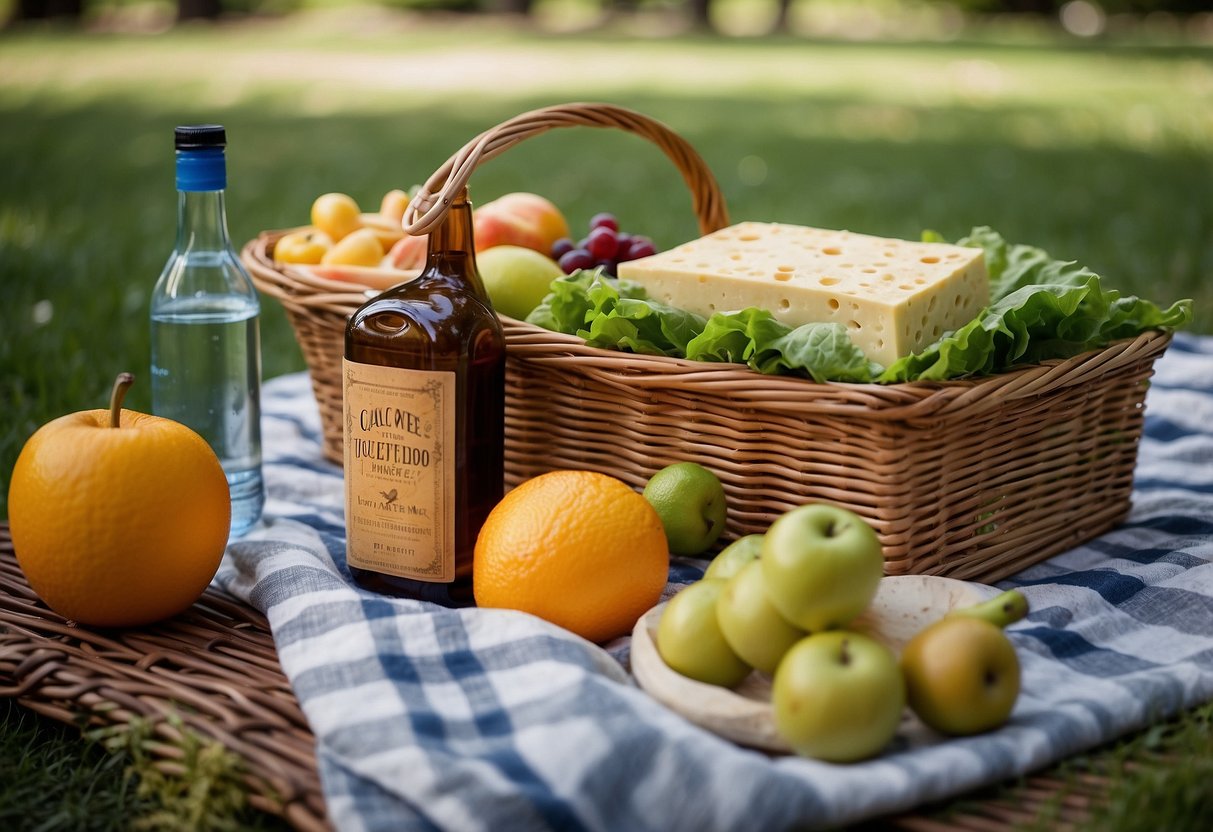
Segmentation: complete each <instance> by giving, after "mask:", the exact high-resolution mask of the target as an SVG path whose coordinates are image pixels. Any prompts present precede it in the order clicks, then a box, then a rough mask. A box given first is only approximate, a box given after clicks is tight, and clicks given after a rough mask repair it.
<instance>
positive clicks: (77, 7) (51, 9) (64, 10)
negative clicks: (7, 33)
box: [10, 0, 84, 22]
mask: <svg viewBox="0 0 1213 832" xmlns="http://www.w3.org/2000/svg"><path fill="white" fill-rule="evenodd" d="M83 11H84V0H17V3H16V5H14V6H13V11H12V15H11V17H10V20H12V21H14V22H16V21H22V20H54V19H63V20H72V21H74V20H79V19H80V14H81V12H83Z"/></svg>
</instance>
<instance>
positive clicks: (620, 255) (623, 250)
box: [615, 232, 634, 260]
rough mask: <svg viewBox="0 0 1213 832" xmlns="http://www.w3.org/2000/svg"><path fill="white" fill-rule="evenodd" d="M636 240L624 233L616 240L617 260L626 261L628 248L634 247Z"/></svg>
mask: <svg viewBox="0 0 1213 832" xmlns="http://www.w3.org/2000/svg"><path fill="white" fill-rule="evenodd" d="M633 239H634V238H633V237H632V235H631V234H628V233H627V232H622V233H620V234H619V236H618V237H617V238H616V239H615V259H616V260H626V259H627V256H628V248H629V247H630V246H631V245H632V240H633Z"/></svg>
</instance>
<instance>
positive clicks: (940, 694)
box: [901, 615, 1019, 735]
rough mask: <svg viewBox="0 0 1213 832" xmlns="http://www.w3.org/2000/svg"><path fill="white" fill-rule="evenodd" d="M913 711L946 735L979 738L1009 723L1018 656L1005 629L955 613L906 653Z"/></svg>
mask: <svg viewBox="0 0 1213 832" xmlns="http://www.w3.org/2000/svg"><path fill="white" fill-rule="evenodd" d="M901 670H902V674H903V675H904V676H905V680H906V693H907V696H908V698H909V703H910V708H912V709H913V711H914V713H916V714H918V717H919V718H920V719H921V720H922V721H923V722H925V723H926V724H927V725H929V726H931V727H932V728H934V729H935V730H936V731H941V732H943V733H945V734H955V735H967V734H979V733H981V732H982V731H989V730H990V729H992V728H997V727H998V726H999V725H1002V724H1003V723H1004V722H1006V721H1007V718H1008V717H1009V716H1010V715H1011V710H1012V709H1013V708H1014V707H1015V699H1016V697H1018V696H1019V658H1018V657H1017V656H1016V655H1015V648H1014V646H1012V644H1011V641H1010V639H1008V638H1007V637H1006V634H1005V633H1003V631H1002V629H1001V628H999V627H998V626H996V625H994V624H991V623H990V622H989V621H986V620H984V619H981V618H974V617H972V616H963V615H950V616H946V617H945V618H943V619H941V620H940V621H936V622H935V623H934V624H932V625H931V626H929V627H927V628H926V629H925V630H923V631H922V632H920V633H918V635H916V636H914V638H912V639H910V642H909V643H908V644H907V645H906V647H905V649H904V650H903V651H902V653H901Z"/></svg>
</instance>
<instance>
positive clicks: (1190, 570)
mask: <svg viewBox="0 0 1213 832" xmlns="http://www.w3.org/2000/svg"><path fill="white" fill-rule="evenodd" d="M1157 370H1158V374H1157V376H1156V377H1155V380H1154V384H1153V386H1152V388H1151V390H1150V392H1149V398H1148V416H1147V420H1146V436H1145V439H1144V441H1143V443H1142V446H1141V451H1140V459H1139V463H1138V468H1137V477H1136V484H1135V492H1134V506H1133V511H1132V514H1131V516H1130V517H1129V519H1128V522H1126V523H1125V524H1124V525H1123V526H1121V527H1120V528H1118V529H1116V530H1114V531H1112V532H1110V533H1108V534H1106V535H1104V536H1103V537H1100V538H1099V539H1097V540H1094V541H1092V542H1091V543H1089V544H1087V545H1085V546H1082V547H1080V548H1078V549H1075V550H1073V551H1070V552H1067V553H1066V554H1063V555H1061V556H1059V557H1056V558H1053V559H1052V560H1050V561H1048V562H1047V563H1044V564H1042V565H1039V566H1036V567H1034V568H1032V569H1029V570H1027V571H1025V572H1023V573H1021V574H1020V575H1018V576H1016V578H1015V579H1014V580H1012V581H1007V582H1006V585H1007V586H1018V587H1021V588H1022V589H1023V591H1024V592H1025V594H1027V596H1028V597H1029V600H1030V602H1031V606H1032V610H1033V612H1032V614H1031V615H1030V617H1029V618H1028V620H1026V621H1022V622H1020V623H1019V624H1017V625H1015V626H1014V627H1012V628H1011V630H1010V635H1011V638H1012V639H1013V641H1014V643H1015V645H1016V647H1017V649H1018V652H1019V655H1020V658H1021V661H1022V664H1023V694H1022V695H1021V697H1020V700H1019V703H1018V704H1017V706H1016V709H1015V712H1014V714H1013V716H1012V719H1011V721H1010V723H1009V724H1008V725H1007V726H1005V727H1004V728H1002V729H1001V730H998V731H996V732H993V733H990V734H986V735H983V736H978V737H971V738H967V739H953V740H944V739H943V738H941V737H939V736H937V735H932V734H929V733H927V732H926V729H922V731H923V733H921V734H914V735H904V734H903V735H901V736H899V737H898V739H897V740H896V742H895V744H894V746H893V748H892V749H891V750H890V751H889V752H887V753H885V754H884V755H883V756H881V757H880V758H878V759H876V760H873V761H871V762H866V763H861V764H856V765H851V766H835V765H829V764H826V763H820V762H816V761H813V760H807V759H800V758H797V757H780V758H771V757H769V756H766V755H764V754H761V753H758V752H755V751H750V750H746V749H743V748H739V747H737V746H734V745H732V744H730V743H729V742H726V741H724V740H722V739H719V738H717V737H715V736H713V735H712V734H710V733H708V732H706V731H704V730H701V729H699V728H697V727H695V726H693V725H691V724H690V723H688V722H686V721H684V720H683V719H682V718H680V717H679V716H677V715H676V714H674V713H672V712H671V711H669V710H667V709H666V708H664V707H663V706H661V705H659V704H658V703H657V702H656V701H654V700H652V699H650V698H649V697H648V696H647V695H646V694H645V693H643V692H642V691H641V690H640V689H638V688H637V687H636V686H635V685H634V683H633V682H632V681H631V680H630V677H629V676H628V673H627V671H626V669H625V663H626V657H627V644H626V640H621V641H620V642H617V643H615V644H613V645H609V648H610V649H609V650H604V649H601V648H599V647H597V646H595V645H593V644H589V643H587V642H585V641H582V640H581V639H579V638H577V637H575V636H573V635H571V634H569V633H568V632H566V631H563V630H561V629H558V628H556V627H554V626H551V625H549V624H546V623H545V622H543V621H540V620H538V619H535V618H532V617H530V616H528V615H524V614H521V613H515V612H509V611H504V610H475V609H473V610H460V611H453V610H445V609H441V608H438V607H434V606H431V605H427V604H423V603H419V602H412V601H405V600H397V599H391V598H386V597H383V596H379V595H375V594H372V593H369V592H365V591H363V590H360V589H357V588H355V587H354V586H353V584H352V583H351V581H350V578H349V574H348V572H347V571H346V566H345V541H344V524H343V497H342V479H341V470H340V469H339V468H338V467H337V466H334V465H330V464H328V463H326V462H323V461H322V460H321V454H320V447H319V443H320V428H319V421H318V418H317V414H316V407H315V404H314V400H313V398H312V393H311V390H310V387H309V385H308V382H307V379H306V377H305V376H303V375H293V376H288V377H283V378H280V379H275V380H273V381H272V382H270V383H268V384H267V385H266V388H265V419H264V425H265V434H266V435H265V446H266V455H267V457H266V468H265V471H266V479H267V483H268V487H269V500H268V503H267V507H266V517H267V520H266V522H265V525H264V527H262V528H260V529H258V530H256V531H255V532H254V533H253V534H252V535H251V536H250V537H248V538H246V539H245V540H243V541H240V542H238V543H236V544H233V545H232V546H231V547H229V550H228V553H227V555H226V557H225V559H224V563H223V566H222V568H221V570H220V573H219V576H218V578H217V581H218V583H219V584H220V585H221V586H222V587H224V588H225V589H227V590H228V591H230V592H232V593H235V594H236V595H238V596H240V597H242V598H244V599H247V600H248V601H249V602H251V603H252V604H253V605H255V606H256V607H257V608H258V609H260V610H262V611H263V612H264V613H265V614H266V616H267V617H268V618H269V622H270V626H271V627H272V628H273V634H274V641H275V643H276V644H277V647H278V651H279V657H280V659H281V662H282V667H283V669H284V671H285V672H286V675H287V676H288V677H289V678H290V681H291V684H292V686H293V687H294V690H295V693H296V695H297V696H298V698H299V701H300V702H301V704H302V706H303V710H304V712H305V713H306V714H307V718H308V721H309V723H310V724H311V727H312V730H313V731H314V732H315V735H316V741H317V752H318V759H319V765H320V773H321V777H322V780H323V784H324V791H325V795H326V798H327V802H328V810H329V814H330V817H331V819H332V821H333V822H334V824H335V825H336V826H337V827H338V828H339V829H342V830H380V829H382V830H388V829H390V830H404V829H418V830H421V829H426V830H429V829H450V830H460V832H472V831H473V830H505V829H509V830H525V829H583V828H584V829H612V830H614V829H619V830H680V829H686V830H696V832H702V831H703V830H712V829H782V828H788V827H793V826H795V827H819V826H831V825H836V824H841V823H846V822H850V821H856V820H860V819H862V818H866V817H871V816H875V815H879V814H883V813H888V812H894V811H897V810H901V809H906V808H908V807H911V806H914V805H916V804H920V803H923V802H926V801H931V800H936V799H940V798H945V797H948V796H951V795H956V794H958V793H961V792H964V791H967V790H971V789H973V788H976V787H978V786H981V785H983V784H987V783H991V782H994V781H998V780H1001V779H1005V778H1009V777H1013V776H1015V775H1017V774H1020V773H1022V772H1026V771H1029V770H1032V769H1036V768H1039V767H1041V766H1044V765H1045V764H1047V763H1049V762H1052V761H1055V760H1058V759H1060V758H1062V757H1065V756H1066V755H1069V754H1073V753H1075V752H1078V751H1081V750H1083V749H1087V748H1090V747H1092V746H1094V745H1097V744H1099V743H1101V742H1104V741H1106V740H1109V739H1111V738H1113V737H1116V736H1118V735H1121V734H1124V733H1125V732H1128V731H1130V730H1132V729H1135V728H1139V727H1141V726H1144V725H1146V724H1148V723H1150V722H1151V721H1155V720H1158V719H1160V718H1162V717H1165V716H1167V715H1169V714H1173V713H1175V712H1176V711H1178V710H1180V709H1182V708H1186V707H1190V706H1194V705H1197V704H1199V703H1202V702H1205V701H1207V700H1210V699H1213V565H1211V563H1210V561H1213V337H1206V338H1197V337H1192V336H1184V335H1180V336H1178V337H1177V338H1176V339H1175V342H1174V344H1173V345H1172V346H1171V347H1170V349H1169V351H1168V352H1167V354H1166V355H1165V357H1164V358H1163V359H1162V360H1161V361H1160V362H1159V363H1158V365H1157ZM696 577H698V570H697V569H696V568H695V567H694V566H692V565H688V564H686V563H676V564H675V566H674V567H673V568H672V570H671V588H673V587H674V586H675V585H677V584H679V583H685V582H688V581H690V580H693V579H694V578H696Z"/></svg>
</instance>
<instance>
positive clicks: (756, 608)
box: [716, 561, 805, 673]
mask: <svg viewBox="0 0 1213 832" xmlns="http://www.w3.org/2000/svg"><path fill="white" fill-rule="evenodd" d="M716 620H717V622H719V624H720V632H721V633H722V634H723V635H724V640H725V641H726V642H728V644H729V647H732V648H733V652H734V653H736V654H737V655H738V656H740V657H741V660H742V661H744V662H745V663H746V664H749V665H751V666H752V667H755V668H757V669H758V670H761V671H762V672H763V673H774V672H775V668H776V667H778V666H779V660H780V659H782V658H783V656H784V654H785V653H787V652H788V650H790V649H791V648H792V645H793V644H795V643H796V642H798V641H800V640H801V639H802V638H804V636H805V632H804V630H801V629H800V628H798V627H794V626H792V625H791V624H789V623H788V622H787V621H786V620H785V619H784V617H783V616H782V615H780V614H779V611H778V610H776V609H775V606H774V605H773V604H772V603H771V599H770V598H769V597H768V596H767V589H766V585H765V581H764V580H763V577H762V564H761V563H758V562H757V561H750V562H749V563H748V564H746V565H745V566H743V567H742V568H741V571H740V572H738V573H737V574H736V575H734V576H733V577H732V578H730V579H729V582H728V583H727V584H725V586H724V590H723V591H722V592H721V593H720V599H719V600H718V601H717V602H716Z"/></svg>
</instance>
